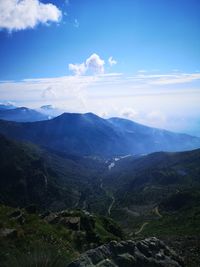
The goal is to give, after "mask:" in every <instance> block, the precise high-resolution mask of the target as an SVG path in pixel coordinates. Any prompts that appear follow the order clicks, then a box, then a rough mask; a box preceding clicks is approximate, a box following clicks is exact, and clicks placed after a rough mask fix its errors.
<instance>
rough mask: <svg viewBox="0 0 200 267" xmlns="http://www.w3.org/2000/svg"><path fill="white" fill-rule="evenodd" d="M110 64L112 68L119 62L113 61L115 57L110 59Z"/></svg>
mask: <svg viewBox="0 0 200 267" xmlns="http://www.w3.org/2000/svg"><path fill="white" fill-rule="evenodd" d="M108 63H109V64H110V66H111V67H112V66H113V65H116V64H117V61H116V60H115V59H113V57H109V59H108Z"/></svg>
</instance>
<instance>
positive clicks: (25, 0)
mask: <svg viewBox="0 0 200 267" xmlns="http://www.w3.org/2000/svg"><path fill="white" fill-rule="evenodd" d="M61 17H62V12H61V11H60V10H59V9H58V8H57V7H56V6H55V5H53V4H51V3H48V4H44V3H42V2H40V1H39V0H0V28H2V29H6V30H8V31H10V32H11V31H18V30H25V29H27V28H34V27H35V26H36V25H38V24H39V23H42V24H47V23H48V22H59V20H60V19H61Z"/></svg>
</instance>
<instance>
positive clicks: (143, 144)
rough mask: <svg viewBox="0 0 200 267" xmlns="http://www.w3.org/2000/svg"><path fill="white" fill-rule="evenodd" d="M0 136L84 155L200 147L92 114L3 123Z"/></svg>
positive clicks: (198, 141) (192, 140) (196, 141)
mask: <svg viewBox="0 0 200 267" xmlns="http://www.w3.org/2000/svg"><path fill="white" fill-rule="evenodd" d="M124 124H125V125H124ZM0 133H2V134H4V135H7V136H8V137H11V138H13V139H17V140H24V141H30V142H33V143H35V144H37V145H40V146H44V147H47V148H50V149H54V150H55V151H60V152H65V153H68V154H79V155H84V156H88V155H94V156H101V157H112V156H114V155H127V154H146V153H152V152H156V151H181V150H192V149H195V148H199V147H200V138H198V137H194V136H190V135H187V134H178V133H173V132H170V131H167V130H162V129H156V128H151V127H148V126H144V125H140V124H138V123H135V122H132V121H129V120H124V119H120V118H117V120H116V118H115V119H113V118H111V119H103V118H101V117H99V116H97V115H95V114H93V113H85V114H81V113H63V114H61V115H59V116H57V117H55V118H53V119H50V120H45V121H37V122H11V121H9V122H8V121H3V120H0Z"/></svg>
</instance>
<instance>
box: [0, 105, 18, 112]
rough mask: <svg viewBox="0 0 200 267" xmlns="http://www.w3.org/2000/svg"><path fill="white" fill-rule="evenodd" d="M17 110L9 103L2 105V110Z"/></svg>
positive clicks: (0, 106) (0, 107)
mask: <svg viewBox="0 0 200 267" xmlns="http://www.w3.org/2000/svg"><path fill="white" fill-rule="evenodd" d="M14 108H16V107H15V106H14V105H12V104H10V103H7V104H0V110H8V109H14Z"/></svg>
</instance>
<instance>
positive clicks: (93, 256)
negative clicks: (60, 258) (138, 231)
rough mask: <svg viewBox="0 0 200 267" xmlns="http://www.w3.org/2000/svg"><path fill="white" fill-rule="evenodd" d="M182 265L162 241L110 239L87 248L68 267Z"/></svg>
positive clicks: (169, 266) (173, 266)
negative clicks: (99, 244) (108, 241)
mask: <svg viewBox="0 0 200 267" xmlns="http://www.w3.org/2000/svg"><path fill="white" fill-rule="evenodd" d="M94 266H96V267H182V266H184V264H183V261H182V260H181V259H180V258H179V257H178V256H177V255H176V254H175V252H173V251H172V250H171V249H169V248H168V247H167V246H166V245H165V244H164V243H163V242H162V241H160V240H159V239H157V238H155V237H152V238H147V239H144V240H142V241H137V242H135V241H132V240H128V241H121V242H117V241H111V242H110V243H108V244H106V245H102V246H100V247H97V248H96V249H91V250H88V251H87V252H85V253H83V254H82V255H81V256H80V258H79V259H77V260H76V261H74V262H72V263H70V264H69V265H68V267H94Z"/></svg>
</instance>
